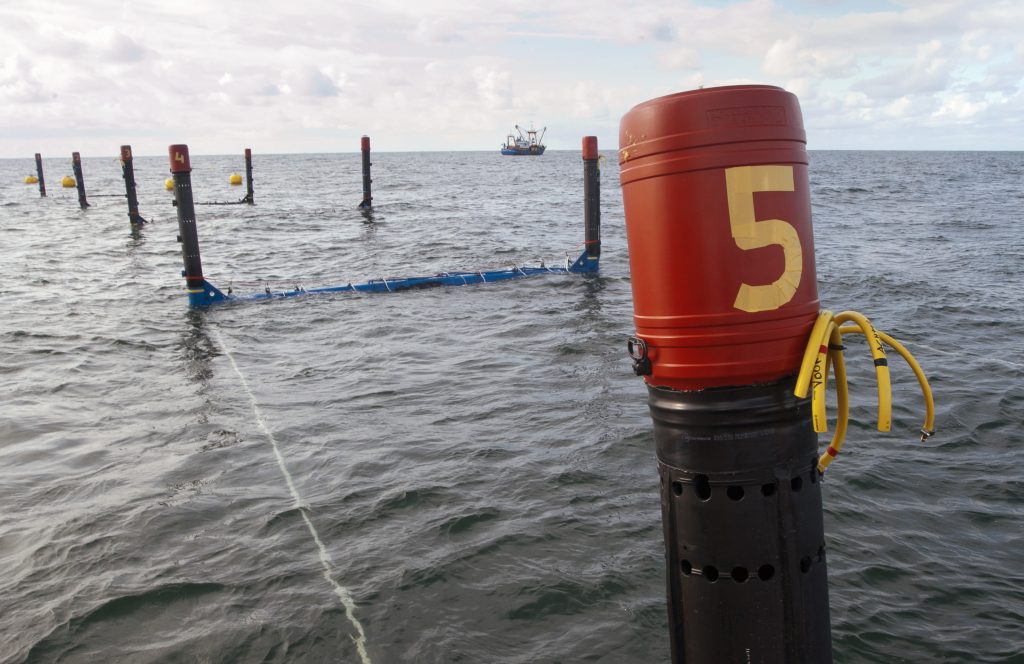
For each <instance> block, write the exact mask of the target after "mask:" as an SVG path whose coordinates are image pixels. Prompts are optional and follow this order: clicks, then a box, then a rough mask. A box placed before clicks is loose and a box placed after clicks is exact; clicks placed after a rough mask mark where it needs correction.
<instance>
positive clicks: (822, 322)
mask: <svg viewBox="0 0 1024 664" xmlns="http://www.w3.org/2000/svg"><path fill="white" fill-rule="evenodd" d="M831 322H832V312H831V311H829V310H828V309H825V310H823V311H822V312H821V313H820V314H818V318H817V320H815V321H814V327H813V328H811V337H810V339H808V340H807V347H806V348H804V358H803V360H802V361H801V362H800V373H799V374H797V377H796V388H795V389H794V390H793V394H795V395H796V396H798V397H800V398H801V399H803V398H805V397H806V396H807V389H808V388H809V387H810V385H811V371H812V370H813V369H814V359H815V358H816V357H817V356H818V349H819V348H820V347H821V344H822V343H824V340H825V334H826V333H827V332H828V325H829V323H831Z"/></svg>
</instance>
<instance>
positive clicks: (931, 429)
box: [839, 327, 935, 443]
mask: <svg viewBox="0 0 1024 664" xmlns="http://www.w3.org/2000/svg"><path fill="white" fill-rule="evenodd" d="M860 331H861V330H860V328H859V327H846V328H842V329H840V330H839V332H840V333H841V334H850V333H860ZM875 332H876V333H877V334H878V336H879V338H880V339H881V340H882V341H884V342H885V344H886V345H887V346H889V347H890V348H892V349H893V350H895V351H896V352H897V353H899V354H900V357H902V358H903V360H904V361H905V362H906V363H907V365H908V366H909V367H910V369H911V370H912V371H913V372H914V376H916V377H917V383H918V385H920V386H921V395H922V396H923V397H924V410H925V415H924V424H923V425H922V426H921V442H922V443H923V442H924V441H926V440H928V438H929V437H931V436H932V435H933V434H934V433H935V397H934V396H933V395H932V388H931V386H930V385H929V384H928V377H927V376H925V374H924V370H923V369H921V365H920V364H918V363H917V360H916V359H914V356H913V355H912V354H911V353H910V351H909V350H907V349H906V347H904V346H903V344H901V343H900V342H898V341H896V339H894V338H892V337H891V336H889V335H888V334H886V333H885V332H882V331H881V330H875Z"/></svg>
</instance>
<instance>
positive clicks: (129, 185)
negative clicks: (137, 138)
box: [121, 145, 146, 226]
mask: <svg viewBox="0 0 1024 664" xmlns="http://www.w3.org/2000/svg"><path fill="white" fill-rule="evenodd" d="M121 172H122V175H123V176H124V191H125V196H126V197H127V198H128V221H129V223H131V225H132V226H141V225H142V224H144V223H146V220H145V219H143V218H142V215H141V214H139V199H138V197H136V195H135V167H134V166H133V165H132V146H130V145H122V146H121Z"/></svg>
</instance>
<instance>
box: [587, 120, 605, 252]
mask: <svg viewBox="0 0 1024 664" xmlns="http://www.w3.org/2000/svg"><path fill="white" fill-rule="evenodd" d="M599 158H600V155H599V154H598V152H597V136H584V137H583V220H584V223H585V224H586V230H585V236H584V243H585V244H586V247H587V256H589V257H590V258H599V257H600V256H601V169H600V167H599V163H598V161H599Z"/></svg>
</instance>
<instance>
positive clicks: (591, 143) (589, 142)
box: [583, 136, 598, 159]
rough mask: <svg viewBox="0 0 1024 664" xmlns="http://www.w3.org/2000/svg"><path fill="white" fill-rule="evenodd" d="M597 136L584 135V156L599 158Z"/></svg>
mask: <svg viewBox="0 0 1024 664" xmlns="http://www.w3.org/2000/svg"><path fill="white" fill-rule="evenodd" d="M597 157H598V154H597V136H584V137H583V158H584V159H597Z"/></svg>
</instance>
